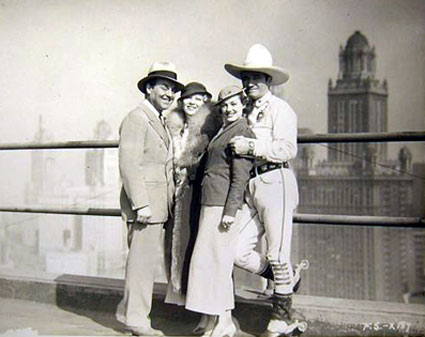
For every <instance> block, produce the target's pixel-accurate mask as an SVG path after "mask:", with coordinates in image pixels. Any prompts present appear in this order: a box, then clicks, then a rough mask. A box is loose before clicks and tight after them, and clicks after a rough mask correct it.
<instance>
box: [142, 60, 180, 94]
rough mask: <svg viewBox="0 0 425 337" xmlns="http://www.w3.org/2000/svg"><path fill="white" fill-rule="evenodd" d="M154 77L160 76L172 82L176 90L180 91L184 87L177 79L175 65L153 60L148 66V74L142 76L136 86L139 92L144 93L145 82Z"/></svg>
mask: <svg viewBox="0 0 425 337" xmlns="http://www.w3.org/2000/svg"><path fill="white" fill-rule="evenodd" d="M154 78H162V79H165V80H168V81H170V82H173V83H174V84H175V85H176V87H177V90H178V91H181V90H182V89H183V87H184V85H183V84H181V83H180V82H178V81H177V72H176V66H175V65H174V64H173V63H171V62H155V63H154V64H152V65H151V67H150V68H149V72H148V76H146V77H144V78H142V79H141V80H140V81H139V83H137V87H138V88H139V90H140V91H141V92H143V93H144V94H146V83H148V82H149V81H150V80H152V79H154Z"/></svg>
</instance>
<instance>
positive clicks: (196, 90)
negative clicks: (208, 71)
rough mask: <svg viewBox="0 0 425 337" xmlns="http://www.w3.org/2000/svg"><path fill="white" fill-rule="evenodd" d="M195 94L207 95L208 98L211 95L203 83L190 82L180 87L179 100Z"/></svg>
mask: <svg viewBox="0 0 425 337" xmlns="http://www.w3.org/2000/svg"><path fill="white" fill-rule="evenodd" d="M195 94H201V95H207V96H208V97H209V98H211V97H212V95H211V94H210V93H209V92H208V90H207V88H206V87H205V85H203V84H202V83H199V82H190V83H188V84H186V85H185V87H184V88H183V89H182V91H181V93H180V97H179V101H181V100H183V99H185V98H187V97H189V96H192V95H195Z"/></svg>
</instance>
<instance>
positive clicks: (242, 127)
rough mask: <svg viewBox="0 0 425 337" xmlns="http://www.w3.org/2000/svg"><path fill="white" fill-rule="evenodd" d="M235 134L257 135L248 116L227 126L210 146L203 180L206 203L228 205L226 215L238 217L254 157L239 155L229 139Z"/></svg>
mask: <svg viewBox="0 0 425 337" xmlns="http://www.w3.org/2000/svg"><path fill="white" fill-rule="evenodd" d="M235 136H245V137H248V138H255V135H254V133H253V132H252V131H251V129H250V128H249V127H248V124H247V121H246V119H245V118H244V117H242V118H241V119H239V120H238V121H236V122H233V123H232V124H230V125H228V126H226V128H225V129H224V130H222V131H221V133H219V134H218V135H217V136H216V137H214V138H213V139H212V141H211V143H210V144H209V146H208V159H207V163H206V169H205V173H204V179H203V181H202V201H201V203H202V205H207V206H224V213H223V214H224V215H230V216H235V215H236V211H237V210H238V209H240V208H241V207H242V202H243V194H244V190H245V187H246V184H247V182H248V180H249V178H250V174H249V172H250V170H251V169H252V166H253V160H252V159H250V158H246V157H241V156H238V155H235V154H234V153H233V152H232V151H231V149H230V147H229V142H230V140H231V139H232V138H233V137H235Z"/></svg>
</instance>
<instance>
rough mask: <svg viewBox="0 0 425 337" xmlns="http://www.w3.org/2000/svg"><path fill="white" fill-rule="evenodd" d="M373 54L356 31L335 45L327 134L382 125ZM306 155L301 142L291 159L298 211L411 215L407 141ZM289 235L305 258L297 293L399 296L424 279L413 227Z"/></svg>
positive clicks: (322, 229)
mask: <svg viewBox="0 0 425 337" xmlns="http://www.w3.org/2000/svg"><path fill="white" fill-rule="evenodd" d="M376 58H377V57H376V52H375V48H374V47H371V46H370V45H369V42H368V40H367V38H366V37H365V36H364V35H363V34H362V33H360V32H359V31H356V32H354V34H353V35H351V36H350V37H349V39H348V40H347V43H346V45H345V47H342V46H341V47H340V51H339V72H338V78H337V80H336V84H335V85H333V83H332V80H329V84H328V131H329V133H354V132H356V133H357V132H369V133H370V132H385V131H387V106H388V104H387V100H388V87H387V82H386V80H383V81H380V80H379V79H377V78H375V73H376V67H377V62H376ZM313 159H314V150H313V146H310V145H306V146H300V151H299V155H298V158H297V160H296V162H295V163H294V165H295V169H296V171H297V179H298V183H299V189H300V206H299V208H298V212H299V213H322V214H342V215H379V216H409V215H412V203H413V201H412V193H413V192H412V191H413V178H412V176H411V175H408V174H406V173H405V172H408V171H410V170H411V165H412V164H411V162H412V156H411V153H410V151H409V149H408V148H407V147H403V148H402V149H401V150H400V152H399V156H398V158H397V159H396V160H388V158H387V144H386V143H337V144H329V146H328V159H327V160H325V161H323V162H320V163H319V164H317V165H314V160H313ZM296 238H297V239H296V242H295V243H294V244H295V246H296V251H297V254H298V255H299V256H300V257H307V258H309V259H310V260H311V269H310V270H309V272H308V273H306V277H305V281H306V282H305V283H304V293H307V294H312V295H324V296H333V297H345V298H353V299H370V300H389V301H402V300H403V294H405V293H407V292H413V291H415V290H417V288H421V287H422V288H423V286H424V285H425V282H424V281H425V279H424V275H423V272H422V274H420V273H418V272H417V271H416V272H415V270H414V268H416V269H417V265H418V264H417V263H416V262H415V259H417V258H420V255H419V254H413V253H412V252H414V251H417V250H418V249H420V247H421V244H422V245H423V244H425V242H424V240H423V236H420V235H417V233H416V234H415V231H412V230H409V229H394V228H385V227H384V228H382V227H367V226H356V227H354V226H321V225H313V224H312V225H309V226H300V227H299V228H298V231H297V236H296ZM412 243H414V246H412V245H411V244H412ZM422 251H423V249H422ZM421 261H423V257H422V260H421ZM414 266H416V267H414Z"/></svg>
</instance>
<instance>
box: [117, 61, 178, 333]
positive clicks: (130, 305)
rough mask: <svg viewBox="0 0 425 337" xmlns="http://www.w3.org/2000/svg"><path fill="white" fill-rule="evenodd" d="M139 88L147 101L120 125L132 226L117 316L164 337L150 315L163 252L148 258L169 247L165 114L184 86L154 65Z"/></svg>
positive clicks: (124, 208) (133, 328)
mask: <svg viewBox="0 0 425 337" xmlns="http://www.w3.org/2000/svg"><path fill="white" fill-rule="evenodd" d="M138 87H139V89H140V91H142V92H143V93H144V94H145V97H146V98H145V100H144V101H143V102H142V103H140V104H139V105H138V106H137V107H136V108H135V109H134V110H132V111H131V112H129V113H128V114H127V116H126V117H125V118H124V120H123V121H122V123H121V126H120V139H119V167H120V174H121V178H122V183H123V187H122V190H121V197H120V203H121V213H122V217H123V219H124V221H126V223H127V227H128V237H127V238H128V245H129V254H128V257H127V264H126V274H125V289H124V298H123V300H122V301H121V303H120V304H119V306H118V310H117V318H118V320H120V321H121V322H122V323H124V324H125V325H126V326H127V329H128V330H129V331H130V332H132V333H133V335H139V336H140V335H149V336H160V335H162V332H161V331H159V330H155V329H153V328H152V327H151V320H150V317H149V315H150V311H151V306H152V292H153V284H154V272H155V269H156V267H157V263H156V262H157V260H158V259H157V255H158V254H157V252H156V251H155V252H150V254H146V246H148V244H149V243H152V241H154V242H157V243H158V244H157V245H155V246H156V247H159V245H164V242H163V233H162V232H163V225H164V223H165V222H167V220H168V218H169V216H170V214H171V208H172V203H173V195H174V182H173V165H172V156H173V153H172V146H171V139H170V136H169V133H168V131H167V129H166V127H165V126H164V121H163V117H162V112H163V111H164V110H166V109H168V108H169V107H170V106H171V104H172V103H173V101H174V98H175V95H176V93H177V92H178V91H180V90H181V89H182V88H183V85H182V84H181V83H179V82H178V81H177V74H176V70H175V66H174V65H173V64H172V63H169V62H156V63H154V64H153V65H152V66H151V68H150V70H149V73H148V76H146V77H144V78H142V79H141V80H140V81H139V83H138Z"/></svg>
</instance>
